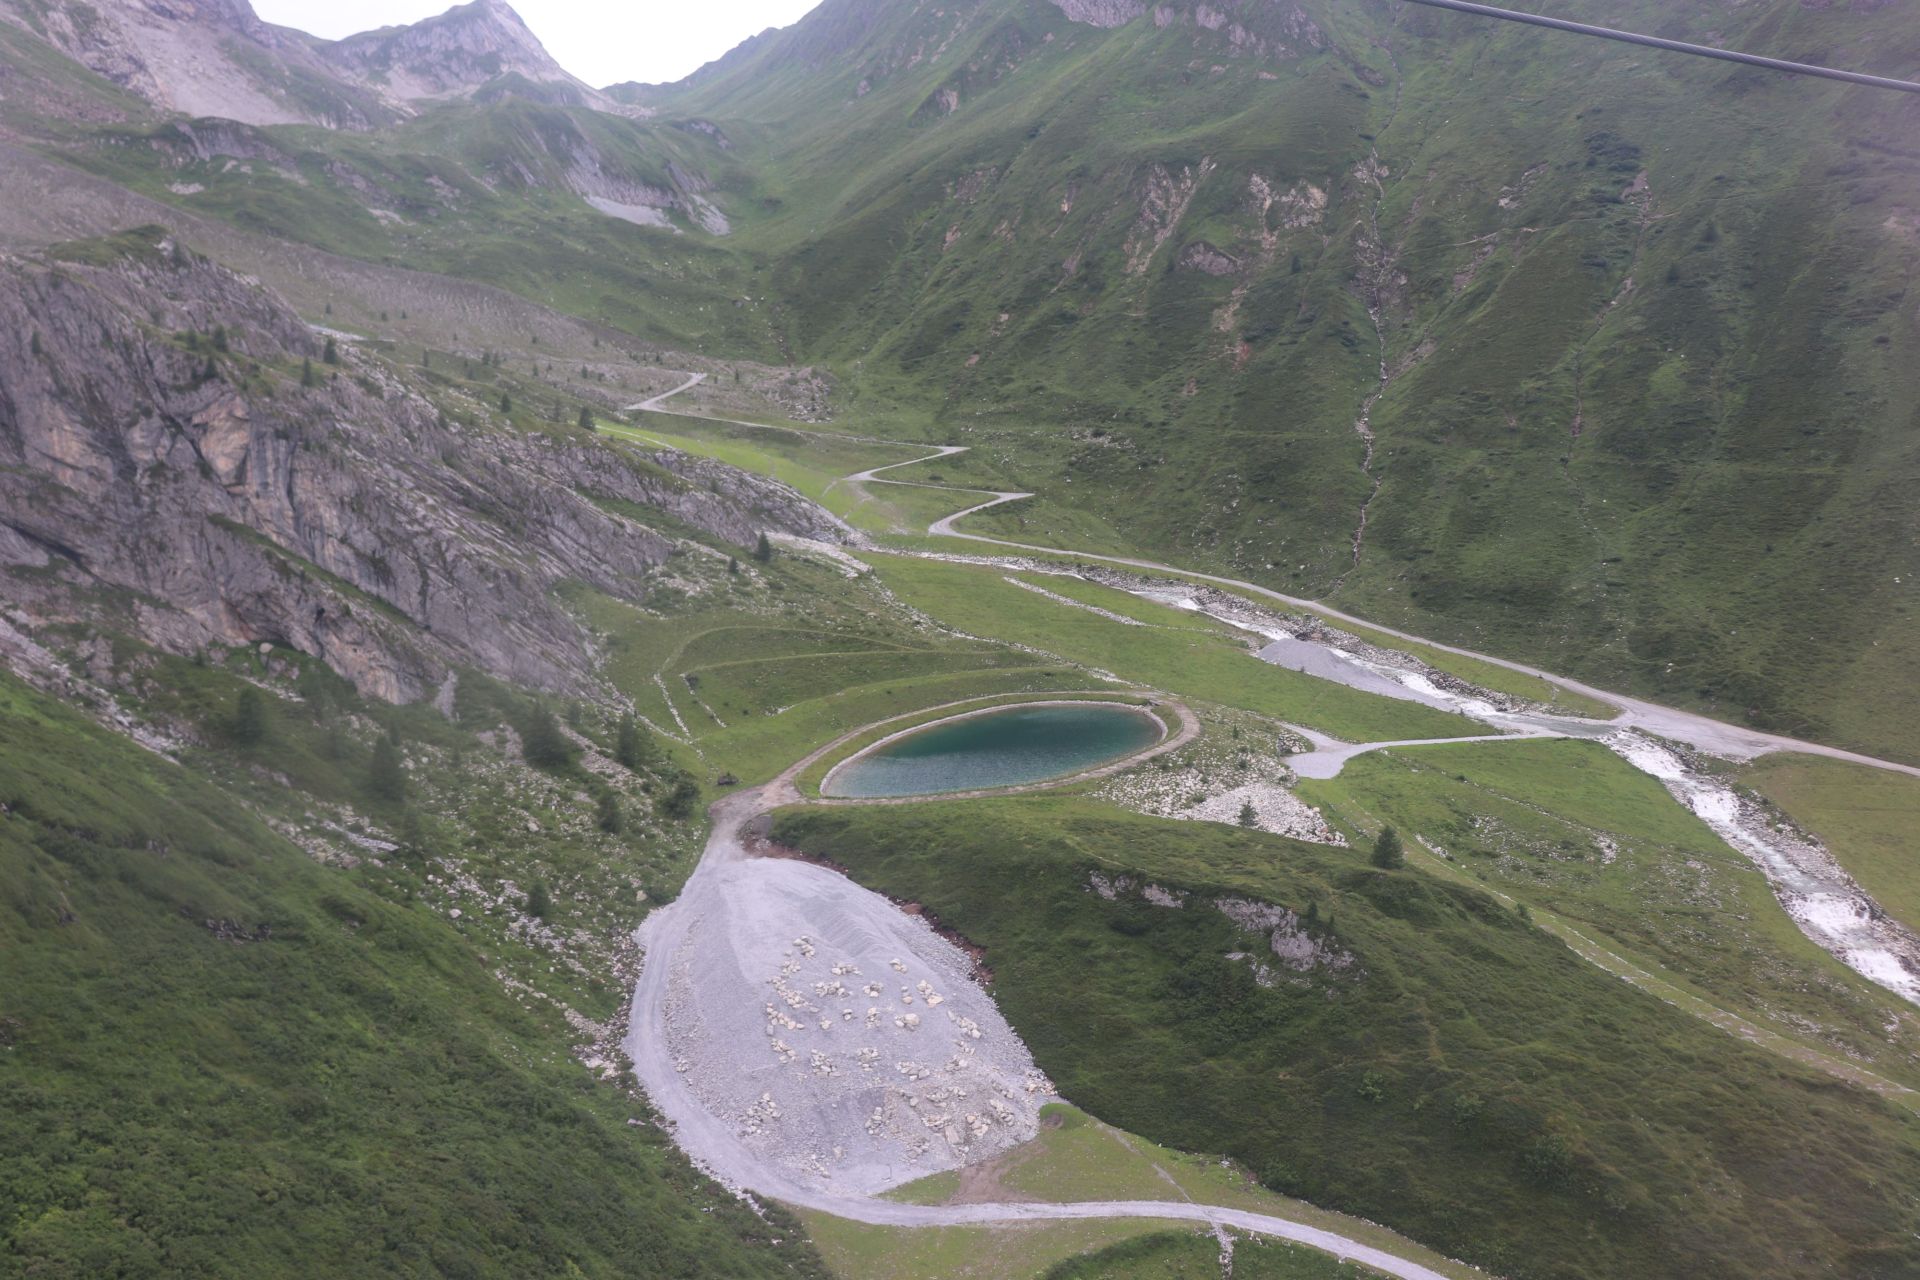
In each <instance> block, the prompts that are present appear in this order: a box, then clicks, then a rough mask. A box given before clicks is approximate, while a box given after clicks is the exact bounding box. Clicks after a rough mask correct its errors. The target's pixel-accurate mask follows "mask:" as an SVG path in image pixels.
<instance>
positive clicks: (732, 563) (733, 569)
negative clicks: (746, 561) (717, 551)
mask: <svg viewBox="0 0 1920 1280" xmlns="http://www.w3.org/2000/svg"><path fill="white" fill-rule="evenodd" d="M727 572H728V573H731V574H733V575H735V576H736V577H737V576H739V573H740V561H739V559H738V558H737V557H734V556H728V557H727Z"/></svg>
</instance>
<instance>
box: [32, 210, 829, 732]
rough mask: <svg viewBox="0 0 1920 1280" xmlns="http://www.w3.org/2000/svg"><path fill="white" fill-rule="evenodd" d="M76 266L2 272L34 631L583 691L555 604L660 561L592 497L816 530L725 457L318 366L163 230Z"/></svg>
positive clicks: (698, 521)
mask: <svg viewBox="0 0 1920 1280" xmlns="http://www.w3.org/2000/svg"><path fill="white" fill-rule="evenodd" d="M85 257H86V261H83V262H74V261H53V260H47V259H31V258H19V257H8V258H0V592H3V593H4V595H5V596H6V598H7V599H8V601H9V602H10V603H12V604H14V605H15V606H16V607H17V608H18V609H20V610H22V611H24V614H25V617H26V619H27V621H29V622H30V623H34V624H46V623H59V622H78V623H83V624H87V625H90V626H97V627H102V628H106V629H109V630H111V629H119V630H124V631H128V632H131V633H134V634H138V635H140V636H141V637H142V638H144V639H146V640H149V641H151V642H153V643H155V644H158V645H159V646H160V647H162V648H165V649H169V650H172V651H175V652H184V653H191V652H193V651H195V650H197V649H199V648H200V647H202V646H204V645H206V644H208V643H212V642H218V643H225V644H240V643H247V644H250V643H261V642H271V643H274V644H281V645H287V646H290V647H293V648H296V649H299V650H302V651H304V652H307V653H312V654H315V655H318V656H319V657H321V658H322V659H324V660H325V661H326V662H327V663H328V665H329V666H331V667H333V668H334V669H335V670H336V671H338V672H340V673H341V674H342V675H343V676H345V677H347V678H348V679H350V680H351V681H353V683H354V684H355V685H356V686H357V687H358V688H360V689H361V691H362V692H364V693H367V694H370V695H375V696H379V697H382V698H387V699H390V700H397V701H410V700H414V699H418V698H421V697H423V696H428V695H430V694H431V693H432V692H433V691H434V690H435V689H436V688H438V687H439V686H440V685H441V684H442V683H443V681H444V679H445V677H446V675H447V673H448V672H449V671H450V670H451V669H453V668H454V667H456V666H460V665H472V666H475V667H478V668H481V669H483V670H485V671H487V672H489V673H491V674H493V675H496V676H498V677H500V678H503V679H507V680H512V681H515V682H517V683H521V684H527V685H532V686H535V687H540V688H546V689H550V690H556V691H569V692H575V693H580V692H588V691H590V690H591V688H592V687H593V685H594V665H595V654H594V650H593V642H592V638H591V636H590V635H589V634H588V632H587V631H586V630H585V628H584V627H583V626H582V625H581V624H580V622H578V621H577V620H576V619H575V618H574V616H573V615H572V614H570V613H569V612H568V611H567V609H566V608H565V607H564V605H563V604H562V603H561V602H560V600H559V599H558V596H557V594H556V590H555V589H556V588H557V587H559V586H560V585H561V584H562V583H580V584H585V585H586V586H589V587H591V588H593V589H595V590H598V591H602V592H606V593H609V594H613V595H616V596H621V597H624V598H628V599H634V600H643V599H644V598H645V597H646V595H647V593H648V591H649V589H650V585H651V584H650V577H651V574H652V571H653V570H655V569H656V567H658V566H660V565H661V564H662V563H663V562H664V561H665V560H666V559H667V558H668V557H669V555H670V554H672V553H673V552H674V551H675V549H676V547H675V543H674V542H673V541H672V540H670V539H669V538H667V537H665V536H662V535H661V534H659V533H657V532H655V531H653V530H651V529H649V528H647V527H644V526H643V525H641V524H639V523H636V522H634V521H630V520H627V519H624V518H622V517H620V516H616V515H611V514H609V513H608V512H607V510H605V509H603V506H602V505H600V504H597V503H596V501H594V499H596V498H597V499H600V500H601V502H603V503H604V502H605V500H607V499H616V500H619V501H620V502H623V503H632V504H637V505H640V506H646V507H651V508H655V509H657V510H659V511H662V512H664V513H666V514H667V515H669V516H671V517H672V518H673V520H675V521H678V522H681V523H683V524H685V525H688V526H692V527H694V528H697V529H702V530H705V531H707V532H708V533H710V534H712V535H714V536H716V537H718V538H720V539H724V540H728V541H732V542H736V543H750V542H751V541H752V540H753V538H754V537H755V536H756V535H757V533H758V532H759V531H760V530H762V529H771V530H776V531H787V532H793V533H800V534H806V535H810V536H816V537H818V536H825V537H834V536H836V525H835V522H834V521H833V520H832V518H831V517H830V516H827V515H826V514H825V513H824V512H822V511H820V510H819V509H818V508H816V507H814V506H812V505H811V504H809V503H807V502H806V501H805V500H804V499H801V498H800V497H799V496H798V495H796V494H794V493H792V492H791V491H790V490H787V489H784V488H783V487H781V486H778V485H775V484H772V483H770V482H767V481H763V480H760V479H758V478H755V477H751V476H748V475H746V474H745V473H742V472H738V471H735V470H733V469H731V468H727V467H723V466H720V465H719V464H714V463H709V462H705V461H703V460H698V459H690V458H686V457H684V456H681V455H677V454H671V453H668V454H662V455H659V456H657V457H655V458H652V459H644V458H639V457H636V456H634V455H632V454H629V453H626V452H623V451H620V450H616V449H614V448H610V447H607V446H604V445H602V444H600V443H599V442H597V441H593V440H589V439H585V438H581V439H579V440H578V441H568V440H555V439H551V438H548V437H544V436H528V435H521V434H517V433H514V432H512V431H511V430H509V429H505V428H502V427H500V426H495V425H490V424H486V423H484V422H474V423H471V424H469V425H462V424H461V422H459V421H458V420H456V419H453V418H449V417H448V416H447V415H446V414H445V413H443V411H442V409H441V408H440V407H438V406H436V405H435V404H434V403H432V402H431V401H429V400H428V399H427V398H426V396H425V395H423V394H422V393H421V390H420V389H419V388H418V387H416V386H414V385H411V384H410V383H409V382H408V381H407V380H406V379H405V378H403V377H402V376H401V375H399V374H397V373H396V372H395V371H393V370H391V369H389V368H387V367H385V366H384V365H382V364H380V363H378V362H377V361H375V360H373V359H370V358H366V357H363V356H361V355H359V354H357V353H355V352H352V351H350V350H347V351H344V353H343V357H342V358H343V361H344V363H343V365H342V367H340V368H339V369H338V370H337V371H336V370H335V369H333V368H331V367H329V366H326V365H324V364H323V363H322V361H321V355H322V350H323V347H322V341H323V340H322V338H321V337H319V336H318V335H316V334H315V333H314V332H313V331H312V330H311V329H309V328H308V326H307V325H306V324H304V323H303V322H302V321H301V320H300V319H299V318H298V317H297V316H296V315H294V314H293V313H292V312H291V311H290V310H288V309H287V308H286V307H285V306H284V304H282V303H281V302H280V301H279V300H278V299H277V298H276V297H275V296H274V295H272V294H270V293H268V292H267V291H265V290H264V289H262V288H260V287H259V286H257V285H255V284H253V283H251V282H249V281H247V280H245V279H243V278H241V277H239V276H237V275H234V274H233V273H231V272H229V271H227V270H226V269H224V268H222V267H219V266H217V265H215V264H213V263H211V262H209V261H207V260H205V259H200V258H197V257H195V256H193V255H191V254H188V253H185V252H184V251H181V250H178V249H176V248H175V247H174V246H173V245H172V243H171V242H170V241H168V240H166V239H165V238H164V237H162V236H159V235H157V234H149V235H147V236H145V237H144V238H138V239H136V238H131V237H123V238H122V239H121V240H120V241H119V242H117V243H116V244H115V245H114V246H113V251H112V252H108V251H107V250H106V249H104V248H101V247H100V246H97V245H96V246H90V248H89V250H88V252H87V253H86V255H85ZM303 361H308V362H310V363H311V367H312V368H313V369H314V370H316V371H318V372H319V375H320V376H316V377H315V378H313V379H312V381H313V382H314V383H315V385H312V386H303V385H302V362H303ZM463 416H472V417H479V418H484V417H485V416H486V415H484V414H478V415H463ZM589 495H591V496H589Z"/></svg>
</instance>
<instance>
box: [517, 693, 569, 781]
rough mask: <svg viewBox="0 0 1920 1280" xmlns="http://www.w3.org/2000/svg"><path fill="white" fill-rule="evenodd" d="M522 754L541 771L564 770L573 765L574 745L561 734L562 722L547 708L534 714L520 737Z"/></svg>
mask: <svg viewBox="0 0 1920 1280" xmlns="http://www.w3.org/2000/svg"><path fill="white" fill-rule="evenodd" d="M520 754H521V756H522V757H524V758H525V759H526V762H527V763H528V764H530V765H533V766H535V767H537V768H541V769H564V768H566V767H567V766H568V765H570V764H572V763H573V744H572V743H571V742H568V741H567V735H566V734H564V733H562V732H560V722H559V721H558V720H556V719H554V717H553V712H551V711H549V710H547V709H546V708H545V707H542V708H540V709H539V710H538V711H536V712H534V713H533V718H532V719H531V720H529V721H527V727H526V729H525V731H524V732H523V733H522V734H521V735H520Z"/></svg>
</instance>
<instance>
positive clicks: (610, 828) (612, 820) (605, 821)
mask: <svg viewBox="0 0 1920 1280" xmlns="http://www.w3.org/2000/svg"><path fill="white" fill-rule="evenodd" d="M594 823H595V824H596V825H597V826H599V828H600V829H601V830H602V831H604V832H606V833H607V834H608V835H610V836H617V835H619V834H620V833H621V832H622V831H623V830H625V829H626V825H627V820H626V817H625V815H623V814H622V813H621V812H620V798H619V797H618V796H616V795H614V794H613V792H611V791H602V792H601V793H600V805H599V810H598V812H596V813H595V814H594Z"/></svg>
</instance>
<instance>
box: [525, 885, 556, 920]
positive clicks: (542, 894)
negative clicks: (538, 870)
mask: <svg viewBox="0 0 1920 1280" xmlns="http://www.w3.org/2000/svg"><path fill="white" fill-rule="evenodd" d="M551 910H553V895H552V894H550V893H548V892H547V882H546V881H545V880H535V881H534V882H533V883H532V884H531V885H528V886H527V914H528V915H530V916H532V917H533V918H534V919H536V920H545V919H546V918H547V912H549V911H551Z"/></svg>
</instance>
